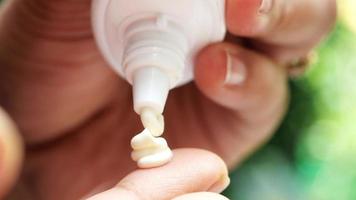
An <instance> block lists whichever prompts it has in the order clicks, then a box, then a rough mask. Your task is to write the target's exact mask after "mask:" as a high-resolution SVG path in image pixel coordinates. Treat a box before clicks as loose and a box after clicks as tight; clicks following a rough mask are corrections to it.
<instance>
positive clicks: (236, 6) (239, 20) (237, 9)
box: [226, 0, 265, 37]
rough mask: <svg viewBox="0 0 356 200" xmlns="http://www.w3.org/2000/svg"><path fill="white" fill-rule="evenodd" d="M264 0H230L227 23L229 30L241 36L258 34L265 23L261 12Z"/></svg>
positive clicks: (228, 2)
mask: <svg viewBox="0 0 356 200" xmlns="http://www.w3.org/2000/svg"><path fill="white" fill-rule="evenodd" d="M261 5H262V0H248V1H246V0H228V1H227V10H226V23H227V27H228V29H229V31H230V32H231V33H233V34H235V35H239V36H248V37H251V36H256V35H257V34H258V33H259V32H260V30H261V28H263V26H264V24H265V18H264V16H263V15H260V14H259V11H260V8H261Z"/></svg>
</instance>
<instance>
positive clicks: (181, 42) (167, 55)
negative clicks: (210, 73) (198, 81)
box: [92, 0, 226, 114]
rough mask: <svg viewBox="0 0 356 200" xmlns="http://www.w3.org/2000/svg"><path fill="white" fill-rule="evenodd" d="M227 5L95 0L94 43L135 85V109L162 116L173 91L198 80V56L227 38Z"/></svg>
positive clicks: (216, 0) (200, 0) (197, 0)
mask: <svg viewBox="0 0 356 200" xmlns="http://www.w3.org/2000/svg"><path fill="white" fill-rule="evenodd" d="M224 11H225V1H224V0H93V15H92V16H93V27H94V32H95V38H96V40H97V43H98V46H99V48H100V49H101V51H102V53H103V55H104V57H105V58H106V59H107V61H108V62H109V63H110V65H111V66H112V67H113V69H114V70H115V71H116V72H118V73H119V74H120V75H121V76H122V77H123V78H125V79H126V80H127V81H128V82H129V83H130V84H132V85H133V95H134V96H133V99H134V110H135V112H137V113H138V114H141V112H142V110H143V109H145V108H150V109H152V110H154V111H155V112H156V113H159V114H161V113H162V112H163V110H164V106H165V103H166V100H167V96H168V92H169V90H171V89H172V88H175V87H177V86H180V85H182V84H185V83H187V82H189V81H191V80H192V78H193V64H194V58H195V56H196V54H197V53H198V52H199V50H201V49H202V48H203V47H204V46H206V45H208V44H209V43H214V42H218V41H221V40H223V39H224V36H225V32H226V27H225V12H224Z"/></svg>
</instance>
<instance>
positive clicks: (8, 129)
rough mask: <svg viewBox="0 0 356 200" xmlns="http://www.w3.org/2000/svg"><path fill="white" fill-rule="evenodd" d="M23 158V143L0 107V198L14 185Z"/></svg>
mask: <svg viewBox="0 0 356 200" xmlns="http://www.w3.org/2000/svg"><path fill="white" fill-rule="evenodd" d="M22 158H23V145H22V140H21V138H20V136H19V135H18V132H17V129H16V128H15V125H14V123H13V122H12V121H11V120H10V119H9V117H8V116H7V114H5V112H4V111H3V110H2V109H1V108H0V180H1V181H0V199H1V198H2V197H4V196H5V195H6V193H7V192H9V190H10V189H11V187H12V186H13V185H14V183H15V181H16V179H17V177H18V175H19V171H20V167H21V162H22Z"/></svg>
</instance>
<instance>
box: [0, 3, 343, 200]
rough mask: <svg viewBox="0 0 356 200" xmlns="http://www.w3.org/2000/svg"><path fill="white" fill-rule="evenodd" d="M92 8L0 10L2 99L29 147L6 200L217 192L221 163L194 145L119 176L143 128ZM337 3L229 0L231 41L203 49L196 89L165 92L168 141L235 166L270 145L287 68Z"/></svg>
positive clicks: (17, 6)
mask: <svg viewBox="0 0 356 200" xmlns="http://www.w3.org/2000/svg"><path fill="white" fill-rule="evenodd" d="M268 2H270V3H271V2H273V3H272V4H269V3H268ZM90 3H91V1H90V0H77V1H71V0H61V1H56V0H26V1H25V0H11V1H10V0H9V1H7V2H5V5H3V6H2V12H1V16H0V44H1V45H0V105H2V106H3V107H4V108H5V109H6V110H7V111H8V112H9V113H10V115H11V116H12V117H13V119H14V120H15V122H16V123H17V125H18V126H19V129H20V132H21V133H22V135H23V137H24V138H25V141H26V144H27V148H26V150H27V152H26V153H27V156H26V160H25V163H24V170H23V173H22V176H21V178H20V180H19V182H18V184H17V187H16V188H15V189H14V190H15V191H16V192H14V195H15V196H14V197H13V198H14V199H16V198H17V199H21V195H25V196H26V199H54V200H56V199H62V200H65V199H78V198H82V197H84V196H87V195H89V194H91V193H92V192H93V191H94V192H95V191H101V189H106V188H109V187H113V186H114V185H115V182H117V181H118V180H120V179H121V181H120V183H119V184H118V185H117V186H116V187H114V189H112V190H109V191H107V192H106V193H102V194H99V195H98V196H96V197H93V199H105V200H106V199H111V197H110V196H109V195H116V196H115V198H119V199H130V196H124V195H131V196H132V199H140V197H142V198H143V197H145V198H146V199H154V200H160V199H162V200H163V199H172V198H174V197H177V196H179V195H183V194H186V193H191V192H199V191H211V192H220V191H221V190H222V189H224V187H225V186H226V183H227V179H226V168H225V166H224V165H223V164H222V162H221V160H220V159H218V158H217V157H216V156H215V155H214V154H212V153H209V152H206V151H202V150H197V149H181V150H177V151H176V152H175V158H174V160H173V161H172V162H171V163H170V164H168V165H166V166H164V167H162V168H157V169H150V170H137V171H134V172H133V173H132V174H130V175H128V176H126V177H125V175H126V174H128V173H129V172H130V171H133V170H134V169H135V166H134V163H133V162H132V161H131V160H130V158H129V154H130V151H131V149H130V147H129V141H130V138H131V137H132V136H133V135H134V134H135V133H137V132H139V131H140V130H141V129H142V127H141V125H140V122H139V119H138V117H137V116H136V114H135V113H134V112H133V111H132V104H131V94H130V91H131V89H130V86H129V85H128V84H127V83H126V82H125V81H123V80H122V79H120V78H118V77H117V75H115V74H114V73H113V72H112V71H111V70H110V69H109V67H108V66H107V64H106V63H105V61H104V60H103V59H102V57H101V55H100V53H99V51H98V49H97V47H96V46H95V43H94V40H93V35H92V32H91V27H90ZM261 5H263V6H262V8H261ZM270 5H271V6H270ZM335 7H336V6H335V1H334V0H274V1H273V0H272V1H268V0H265V1H263V3H261V0H227V25H228V29H229V32H230V34H229V37H227V41H226V42H224V43H220V44H214V45H210V46H209V47H207V48H205V49H204V50H202V52H201V53H200V54H199V56H198V57H197V62H196V69H195V72H196V73H195V76H196V81H195V84H193V83H192V84H189V85H187V86H184V87H181V88H178V89H176V90H174V91H172V93H171V95H170V97H169V100H168V102H167V107H166V111H165V118H166V132H165V137H166V138H167V139H168V141H169V143H170V145H171V146H172V147H174V148H181V147H194V148H202V149H207V150H210V151H212V152H215V153H216V154H218V155H219V156H221V157H222V158H223V159H224V161H225V162H226V163H227V165H228V166H229V167H233V166H236V164H238V163H239V162H241V160H243V159H244V158H245V157H246V156H248V155H249V154H250V153H251V152H253V151H254V150H255V149H256V148H257V147H258V146H260V145H261V144H263V143H264V142H265V141H266V140H268V138H270V137H271V135H272V133H273V132H274V130H275V129H276V127H277V126H278V123H279V122H280V120H281V118H282V117H283V114H284V113H285V110H286V107H287V103H288V89H287V72H286V71H287V69H286V67H285V65H286V64H288V63H289V62H291V61H292V60H294V59H298V58H300V57H303V56H305V55H306V54H307V53H308V52H309V51H310V50H311V49H312V48H313V47H314V46H315V45H316V44H317V43H318V42H319V41H320V39H321V38H322V37H323V36H324V35H325V34H326V33H327V32H328V31H329V30H330V29H331V26H332V24H333V22H334V20H335V10H336V9H335ZM242 37H243V38H245V39H243V41H244V42H241V41H242V39H241V38H242ZM246 41H248V42H247V43H248V44H249V47H250V48H247V47H246V45H243V43H246ZM4 141H5V140H2V139H0V147H1V142H3V143H5V142H4ZM192 161H194V162H192ZM0 162H1V158H0ZM5 165H6V163H5ZM0 174H1V171H0ZM13 177H14V176H13ZM123 177H125V178H123ZM221 180H223V181H221ZM9 183H10V181H9ZM213 185H218V186H217V187H213V189H211V187H212V186H213ZM98 187H99V190H96V188H98ZM209 188H210V189H209ZM16 195H17V196H16ZM194 195H195V196H196V195H197V196H198V197H197V199H199V198H200V199H201V198H205V197H201V196H200V195H206V194H194ZM207 195H209V194H207ZM199 196H200V197H199ZM107 197H108V198H107ZM142 198H141V199H142ZM185 198H186V199H195V198H196V197H189V196H188V197H185ZM207 198H208V197H207ZM207 198H205V199H207ZM219 198H222V197H221V196H220V197H215V196H214V197H211V199H216V200H217V199H219Z"/></svg>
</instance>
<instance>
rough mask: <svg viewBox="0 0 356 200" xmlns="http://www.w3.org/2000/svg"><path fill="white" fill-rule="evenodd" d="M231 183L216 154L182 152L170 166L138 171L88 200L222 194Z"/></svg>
mask: <svg viewBox="0 0 356 200" xmlns="http://www.w3.org/2000/svg"><path fill="white" fill-rule="evenodd" d="M192 161H194V162H192ZM228 180H229V179H228V171H227V167H226V165H225V163H224V161H223V160H222V159H221V158H220V157H219V156H217V155H216V154H214V153H211V152H209V151H205V150H200V149H179V150H175V151H174V158H173V160H172V161H171V162H170V163H168V164H167V165H164V166H162V167H158V168H152V169H138V170H136V171H134V172H132V173H131V174H129V175H128V176H126V177H125V178H124V179H122V180H121V181H120V182H119V183H118V185H117V186H116V187H115V188H113V189H110V190H108V191H106V192H103V193H100V194H97V195H95V196H93V197H91V198H89V199H90V200H104V199H105V200H106V199H132V200H134V199H147V200H163V199H172V198H174V197H177V196H180V195H183V194H186V193H190V192H194V191H208V190H209V189H211V191H218V192H220V191H222V190H223V189H225V188H226V186H227V184H228Z"/></svg>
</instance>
